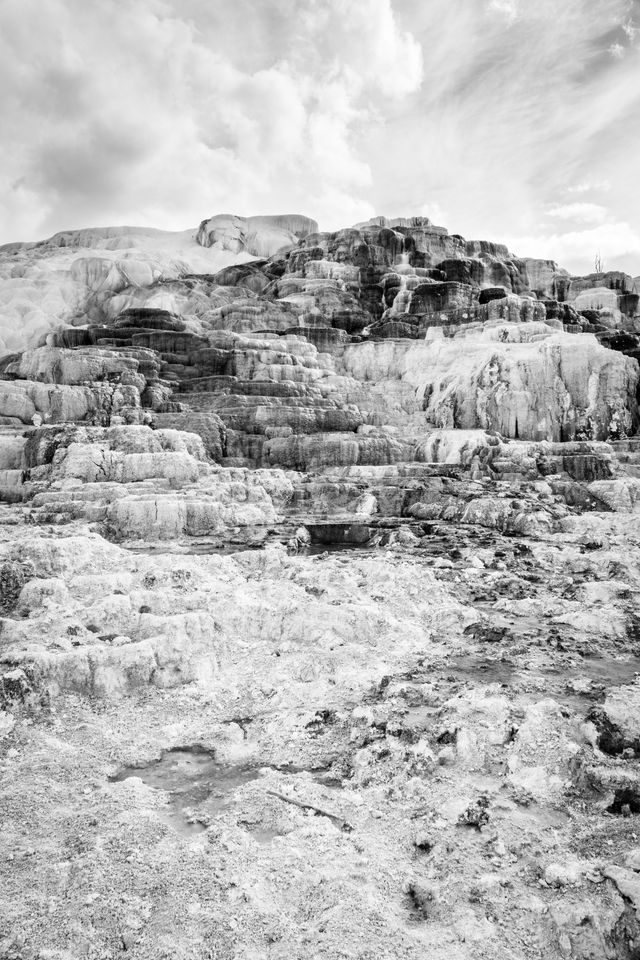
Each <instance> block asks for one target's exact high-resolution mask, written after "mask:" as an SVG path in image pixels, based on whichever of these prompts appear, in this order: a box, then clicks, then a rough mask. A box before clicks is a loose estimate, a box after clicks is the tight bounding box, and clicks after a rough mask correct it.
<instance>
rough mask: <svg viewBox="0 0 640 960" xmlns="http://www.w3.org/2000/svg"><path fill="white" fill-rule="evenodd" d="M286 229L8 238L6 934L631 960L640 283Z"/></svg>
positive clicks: (281, 953)
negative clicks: (15, 307)
mask: <svg viewBox="0 0 640 960" xmlns="http://www.w3.org/2000/svg"><path fill="white" fill-rule="evenodd" d="M263 221H264V218H248V219H244V218H237V217H214V218H211V219H209V220H205V221H203V223H202V224H201V226H200V229H199V231H198V232H197V234H196V232H195V231H194V232H193V235H191V234H189V236H188V237H182V238H181V239H180V244H182V246H183V247H184V250H183V253H185V257H186V255H187V254H188V255H189V256H191V257H192V262H189V261H188V260H185V259H183V260H182V261H181V262H180V263H176V262H174V261H173V260H172V259H171V257H170V256H169V253H170V251H171V250H174V248H176V243H177V239H176V238H175V237H174V238H173V239H171V240H168V239H167V238H166V236H165V235H162V237H161V238H158V237H157V236H156V235H155V234H153V232H151V233H148V232H147V233H144V232H142V233H133V234H132V233H129V234H127V236H126V238H124V239H123V237H122V235H121V234H120V233H118V231H114V232H113V233H112V234H110V233H108V232H107V233H106V234H105V232H104V231H80V232H78V233H77V234H69V235H64V236H63V235H59V236H58V237H57V238H52V239H51V240H50V241H47V242H46V243H45V244H41V245H36V246H35V247H27V248H19V249H17V250H16V251H14V252H12V253H7V254H2V256H3V257H4V260H3V261H2V270H3V271H5V273H3V274H2V276H8V275H9V273H11V275H12V277H13V279H18V280H21V281H22V280H24V283H25V284H27V285H28V284H30V283H31V280H30V277H31V278H33V277H34V276H35V277H38V276H40V281H42V279H43V276H44V273H46V275H47V278H48V279H47V284H49V286H48V287H47V289H48V290H49V303H51V302H53V301H52V300H51V296H52V290H53V289H54V286H55V284H58V287H57V288H56V289H58V293H59V295H60V300H59V301H56V303H58V306H59V310H58V313H57V314H56V315H55V317H54V320H55V322H52V324H51V330H50V331H49V332H45V333H44V335H42V334H43V328H42V326H41V321H42V315H41V314H38V315H36V314H34V315H33V316H32V317H31V320H30V325H27V326H28V327H29V330H28V331H27V333H28V336H27V334H25V336H26V337H27V339H26V340H24V342H14V340H12V341H11V343H9V344H7V347H8V349H10V350H11V351H12V352H11V353H9V352H7V353H6V354H5V356H4V357H2V358H1V359H0V371H1V372H0V499H1V500H2V502H1V503H0V817H1V820H2V825H3V829H2V832H1V836H0V956H2V957H4V956H7V957H17V958H31V957H34V958H35V957H39V956H40V957H49V958H52V960H54V958H55V960H58V958H60V960H62V958H68V957H80V956H86V957H96V958H98V957H99V958H102V957H106V958H111V957H118V956H121V955H122V954H123V953H131V954H132V955H134V956H136V957H141V958H142V957H149V958H152V957H153V958H158V957H165V956H166V957H169V956H171V957H184V958H204V957H219V958H227V957H228V958H243V960H245V958H246V960H254V958H255V960H262V958H264V957H270V958H274V960H278V958H281V960H285V958H286V960H288V958H290V957H300V958H313V960H316V958H322V957H326V958H327V960H329V958H331V960H333V958H335V957H373V956H375V957H385V958H386V957H388V958H396V957H400V956H402V957H407V958H416V960H418V958H422V957H424V956H430V957H434V958H442V960H444V958H447V960H450V958H454V957H455V958H458V957H459V958H478V960H479V958H487V960H488V958H494V957H514V958H516V957H517V958H525V957H531V958H542V957H544V958H545V960H546V958H577V960H590V958H601V957H602V958H610V960H618V958H622V957H624V958H633V957H635V956H637V955H638V949H640V947H639V945H640V930H639V927H638V917H637V915H636V912H637V910H639V909H640V854H639V852H638V849H639V846H640V841H639V839H638V834H639V833H640V819H639V818H640V693H639V690H640V617H639V615H638V596H639V593H640V573H639V571H640V533H639V532H638V530H637V529H636V527H637V524H635V514H636V513H637V512H638V509H640V507H639V506H638V505H639V504H640V439H638V438H637V437H636V429H637V425H638V408H637V398H636V386H637V381H638V366H637V361H636V359H635V358H634V349H635V347H634V343H635V341H634V340H633V338H634V337H635V336H636V326H635V325H636V323H637V316H636V311H637V297H636V299H635V300H634V296H635V293H634V288H633V283H632V281H631V278H626V277H624V276H623V275H617V274H615V275H614V274H603V275H597V276H593V277H586V278H574V277H570V276H569V275H568V274H567V273H566V271H563V270H562V269H561V268H559V267H557V266H556V265H555V264H553V263H552V262H550V261H533V260H525V259H519V258H517V257H515V256H512V255H511V254H510V253H509V251H508V250H506V248H504V247H502V246H500V245H499V244H491V243H486V242H475V241H465V240H463V239H462V238H461V237H455V236H450V235H449V234H448V233H447V232H446V231H445V230H444V229H443V228H439V227H435V226H434V225H433V224H430V223H429V221H426V220H424V219H421V218H414V219H407V220H399V221H385V220H384V219H378V220H376V221H371V222H369V223H366V224H359V225H357V226H356V227H354V228H352V229H348V230H344V231H339V232H338V233H334V234H327V233H320V232H318V230H317V225H316V224H314V223H313V222H312V221H308V220H307V219H306V218H302V217H282V218H270V220H269V222H263ZM125 242H126V243H127V244H130V246H129V247H126V248H125V249H128V251H129V254H131V255H130V256H129V255H127V256H124V255H123V256H120V255H119V254H118V249H119V247H118V245H119V244H122V243H125ZM105 244H108V253H107V254H104V250H105V249H107V247H105V246H104V245H105ZM154 244H155V245H156V246H155V252H154V257H155V259H154V258H153V257H150V254H149V250H150V249H151V248H153V245H154ZM149 245H151V246H149ZM176 249H177V248H176ZM194 250H195V251H196V253H194ZM96 251H102V253H100V256H98V257H94V253H95V252H96ZM140 251H145V252H144V256H143V255H142V253H141V252H140ZM121 252H122V251H121ZM103 254H104V255H103ZM196 254H197V255H196ZM203 258H204V259H203ZM207 258H208V259H207ZM169 261H171V262H169ZM62 262H64V264H66V267H65V269H66V270H67V273H68V276H67V273H64V271H62V270H61V263H62ZM206 263H209V264H210V267H211V268H210V269H206V270H205V268H204V267H203V264H206ZM150 264H151V265H150ZM54 267H55V269H54ZM125 267H126V269H125ZM30 271H31V272H30ZM51 285H54V286H51ZM14 286H15V285H14ZM29 289H31V290H32V292H33V291H36V290H37V291H39V293H38V294H37V296H42V289H43V285H42V282H40V283H39V284H35V285H33V287H29ZM7 290H8V288H6V289H5V294H6V297H5V300H6V302H7V303H8V302H9V300H10V298H9V295H8V293H7ZM25 290H27V286H25ZM602 291H606V296H605V294H604V293H602ZM72 293H73V296H72ZM25 295H26V294H25ZM33 296H34V298H35V299H34V301H33V302H34V303H36V302H37V297H36V294H35V293H34V294H33ZM3 302H4V301H3ZM65 304H66V306H65ZM605 333H606V336H605V335H604V334H605ZM31 334H33V336H32V335H31ZM622 334H624V336H623V335H622ZM3 336H4V328H3ZM39 337H40V339H38V338H39ZM27 341H28V342H27ZM612 348H613V349H612Z"/></svg>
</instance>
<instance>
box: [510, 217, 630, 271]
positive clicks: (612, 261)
mask: <svg viewBox="0 0 640 960" xmlns="http://www.w3.org/2000/svg"><path fill="white" fill-rule="evenodd" d="M506 243H507V244H508V246H509V249H510V250H511V251H512V252H513V253H516V254H517V255H519V256H525V257H540V258H541V259H551V260H555V261H556V262H558V263H560V264H561V265H562V266H564V267H566V268H567V269H569V270H570V271H572V272H573V273H576V274H584V273H590V272H592V271H593V268H594V261H595V257H596V255H597V254H600V255H601V257H602V260H603V262H604V267H605V269H607V270H623V271H625V272H629V273H631V274H632V275H633V276H637V275H638V274H640V232H639V231H638V230H637V229H635V228H634V227H632V226H630V224H628V223H626V222H625V221H611V222H608V223H602V224H600V225H598V226H596V227H590V228H588V229H584V230H569V231H566V232H564V233H551V234H547V233H544V234H541V235H537V236H535V235H534V236H521V237H509V238H506Z"/></svg>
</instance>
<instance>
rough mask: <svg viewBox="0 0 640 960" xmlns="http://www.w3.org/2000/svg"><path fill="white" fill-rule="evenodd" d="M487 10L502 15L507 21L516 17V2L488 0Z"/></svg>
mask: <svg viewBox="0 0 640 960" xmlns="http://www.w3.org/2000/svg"><path fill="white" fill-rule="evenodd" d="M489 10H493V11H495V12H496V13H501V14H503V15H504V16H505V17H506V18H507V19H508V20H515V18H516V16H517V15H518V0H490V2H489Z"/></svg>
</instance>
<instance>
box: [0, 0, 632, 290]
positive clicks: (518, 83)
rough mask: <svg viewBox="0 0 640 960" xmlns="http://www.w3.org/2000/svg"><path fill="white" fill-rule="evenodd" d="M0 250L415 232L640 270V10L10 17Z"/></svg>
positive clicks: (170, 11)
mask: <svg viewBox="0 0 640 960" xmlns="http://www.w3.org/2000/svg"><path fill="white" fill-rule="evenodd" d="M0 88H1V89H2V97H1V98H0V124H1V127H0V129H1V130H2V137H1V140H0V243H5V242H10V241H14V240H34V239H41V238H43V237H46V236H49V235H51V234H52V233H54V232H56V231H58V230H63V229H72V228H79V227H87V226H107V225H114V224H134V225H142V226H155V227H161V228H163V229H169V230H183V229H186V228H190V227H194V226H197V224H198V223H199V222H200V221H201V220H203V219H205V218H206V217H210V216H212V215H214V214H216V213H235V214H239V215H242V216H249V215H252V214H268V213H302V214H306V215H307V216H311V217H313V218H315V219H316V220H318V222H319V224H320V227H321V229H324V230H335V229H339V228H340V227H345V226H350V225H352V224H353V223H355V222H357V221H360V220H365V219H368V218H369V217H372V216H379V215H385V216H389V217H396V216H412V215H422V216H428V217H429V218H430V219H431V220H432V221H434V222H435V223H437V224H440V225H443V226H446V227H447V228H448V229H449V230H450V232H452V233H460V234H462V235H463V236H465V237H467V238H468V239H488V240H494V241H497V242H503V243H507V244H508V246H509V248H510V249H511V250H512V251H513V252H514V253H516V254H518V255H521V256H533V257H543V258H549V259H555V260H557V261H558V262H560V263H561V264H562V265H563V266H565V267H567V268H568V269H570V270H571V271H572V272H575V273H585V272H589V271H590V270H592V269H593V266H594V260H595V257H596V255H598V254H599V255H600V257H601V259H602V261H603V263H604V266H605V268H606V269H622V270H626V271H627V272H630V273H631V274H632V275H634V276H637V275H639V274H640V191H639V190H638V180H639V175H638V170H639V168H640V0H91V2H87V0H0Z"/></svg>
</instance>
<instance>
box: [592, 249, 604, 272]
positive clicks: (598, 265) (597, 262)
mask: <svg viewBox="0 0 640 960" xmlns="http://www.w3.org/2000/svg"><path fill="white" fill-rule="evenodd" d="M594 267H595V268H596V273H604V263H603V262H602V257H601V256H600V251H599V250H598V252H597V253H596V256H595V260H594Z"/></svg>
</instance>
